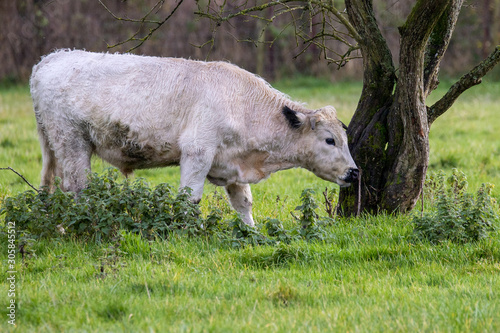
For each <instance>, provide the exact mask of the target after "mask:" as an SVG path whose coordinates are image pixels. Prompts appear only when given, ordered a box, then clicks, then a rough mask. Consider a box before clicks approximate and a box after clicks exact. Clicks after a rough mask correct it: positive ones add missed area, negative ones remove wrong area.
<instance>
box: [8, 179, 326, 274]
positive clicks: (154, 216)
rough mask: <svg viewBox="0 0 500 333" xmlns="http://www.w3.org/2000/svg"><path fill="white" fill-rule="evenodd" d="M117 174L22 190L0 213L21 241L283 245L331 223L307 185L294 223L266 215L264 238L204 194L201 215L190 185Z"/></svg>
mask: <svg viewBox="0 0 500 333" xmlns="http://www.w3.org/2000/svg"><path fill="white" fill-rule="evenodd" d="M118 178H119V173H118V171H117V170H116V169H109V170H108V171H107V172H105V173H103V174H102V175H98V174H95V173H90V174H89V175H88V184H87V187H86V188H85V189H83V190H82V191H81V192H80V193H78V195H77V196H75V194H74V193H66V192H63V191H62V190H61V189H60V188H59V186H58V185H59V184H58V183H57V184H56V185H57V186H56V189H55V191H54V192H53V193H50V192H49V190H48V188H43V189H41V190H40V191H39V192H35V191H26V192H23V193H21V194H19V195H18V196H15V197H10V198H7V199H6V200H5V202H4V204H3V206H2V208H1V210H0V215H5V221H6V222H9V221H11V222H15V224H16V231H17V232H18V233H19V235H18V237H17V239H18V240H19V241H20V245H22V244H25V243H26V242H27V241H28V240H37V239H41V238H57V237H61V238H62V237H76V238H83V239H84V240H89V239H93V240H94V241H96V242H102V241H108V242H111V243H112V244H114V243H117V244H119V243H120V241H121V239H122V235H123V233H124V232H127V233H131V234H137V235H141V236H142V237H144V238H146V239H154V238H156V237H161V238H166V237H168V235H169V234H170V233H173V232H174V233H177V234H180V235H186V236H190V237H195V236H216V237H218V238H220V239H224V240H228V241H229V243H230V244H231V246H233V247H243V246H246V245H274V244H277V243H280V242H281V243H287V244H288V243H290V242H291V241H293V240H298V239H301V238H302V239H306V240H314V239H319V240H323V239H325V236H326V232H325V231H324V230H323V228H322V224H324V223H325V221H331V219H329V218H326V220H322V219H320V218H319V216H318V214H317V213H316V209H317V208H318V205H317V204H316V202H315V200H314V198H313V194H314V191H312V190H310V189H306V190H304V191H303V193H302V195H301V200H302V205H300V206H298V207H297V208H296V210H297V211H300V217H299V218H297V221H298V222H299V226H297V227H294V228H292V229H291V230H286V229H285V228H284V227H283V224H282V222H281V221H279V220H277V219H268V220H267V223H266V227H267V232H268V235H269V237H267V236H265V235H264V234H262V232H261V231H260V230H259V229H258V228H253V227H249V226H247V225H246V224H245V223H244V222H243V221H242V220H241V218H240V217H239V216H237V217H235V218H234V219H232V220H231V221H230V222H229V223H222V222H223V220H224V213H223V211H222V210H227V207H225V206H227V204H223V203H221V201H222V199H221V198H222V197H220V196H217V195H214V196H213V198H212V199H210V198H209V200H212V201H215V205H213V206H214V207H213V208H212V210H211V212H210V213H209V214H208V216H207V217H206V218H203V217H202V214H201V211H200V209H199V206H198V205H195V204H193V203H192V202H191V201H190V200H189V197H190V193H191V192H190V191H191V190H190V189H189V188H188V189H181V190H180V191H176V190H174V189H173V188H172V187H171V186H170V185H168V184H160V185H158V186H156V187H155V188H150V187H149V185H148V184H147V183H146V182H145V180H144V179H141V178H139V179H136V180H134V181H129V180H128V179H126V180H124V181H123V182H119V181H118ZM117 248H119V246H118V245H117V246H112V247H110V250H109V251H108V252H109V253H106V254H105V255H104V256H103V258H106V260H104V259H103V262H105V263H106V264H105V265H104V266H115V265H116V263H115V262H114V260H115V259H116V258H118V257H119V255H117V254H116V253H115V252H116V251H115V250H116V249H117ZM110 262H111V263H112V264H110Z"/></svg>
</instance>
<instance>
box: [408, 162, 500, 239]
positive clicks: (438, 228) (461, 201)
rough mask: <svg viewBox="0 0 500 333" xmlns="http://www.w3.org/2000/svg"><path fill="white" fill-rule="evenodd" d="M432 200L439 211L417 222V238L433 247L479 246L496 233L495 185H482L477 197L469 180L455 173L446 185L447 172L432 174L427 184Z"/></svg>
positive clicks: (415, 228) (436, 210)
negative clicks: (449, 244)
mask: <svg viewBox="0 0 500 333" xmlns="http://www.w3.org/2000/svg"><path fill="white" fill-rule="evenodd" d="M426 185H427V188H428V189H429V191H428V196H429V199H431V201H435V209H433V210H432V211H431V212H428V213H425V214H422V216H415V217H414V218H413V224H414V235H415V236H416V237H417V238H418V239H427V240H429V241H431V242H432V243H441V242H445V241H452V242H456V243H469V242H476V241H479V240H481V239H484V238H487V237H488V235H489V232H491V231H493V230H494V229H495V223H496V221H498V215H497V213H496V212H495V210H494V206H495V199H493V198H492V197H491V192H492V189H493V185H492V184H482V185H481V187H480V188H479V189H478V190H477V193H476V195H475V196H474V195H472V194H470V193H468V192H467V186H468V182H467V177H466V176H465V174H464V173H463V172H461V171H458V170H457V169H453V173H452V175H451V176H450V177H449V178H448V179H447V181H445V176H444V174H443V172H439V173H437V174H435V173H431V174H429V176H428V177H427V181H426Z"/></svg>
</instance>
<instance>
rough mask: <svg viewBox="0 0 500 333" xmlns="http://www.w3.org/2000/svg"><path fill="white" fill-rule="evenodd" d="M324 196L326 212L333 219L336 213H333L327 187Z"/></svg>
mask: <svg viewBox="0 0 500 333" xmlns="http://www.w3.org/2000/svg"><path fill="white" fill-rule="evenodd" d="M323 196H324V197H325V210H326V212H327V213H328V216H329V217H330V218H332V219H333V217H334V211H333V205H332V200H330V199H329V198H328V187H325V191H324V192H323Z"/></svg>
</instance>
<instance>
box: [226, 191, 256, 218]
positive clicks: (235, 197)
mask: <svg viewBox="0 0 500 333" xmlns="http://www.w3.org/2000/svg"><path fill="white" fill-rule="evenodd" d="M226 192H227V195H228V197H229V201H230V202H231V206H233V208H234V209H235V210H236V211H237V212H238V213H239V214H240V215H241V218H242V219H243V222H245V223H246V224H248V225H249V226H251V227H253V226H254V222H253V218H252V192H251V190H250V185H248V184H231V185H227V186H226Z"/></svg>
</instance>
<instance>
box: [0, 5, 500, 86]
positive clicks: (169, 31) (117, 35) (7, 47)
mask: <svg viewBox="0 0 500 333" xmlns="http://www.w3.org/2000/svg"><path fill="white" fill-rule="evenodd" d="M203 1H205V2H208V1H209V0H199V1H198V2H203ZM102 2H103V3H104V4H105V5H106V7H107V8H108V9H109V11H108V10H107V9H106V8H105V7H103V6H102V5H101V4H100V3H99V1H98V0H15V1H1V2H0V31H1V32H0V45H1V46H2V47H1V48H0V82H3V83H9V82H18V81H21V82H24V81H26V80H27V79H28V78H29V75H30V73H31V68H32V66H33V65H34V64H35V63H36V62H37V61H38V60H39V59H40V57H41V56H42V55H44V54H47V53H50V52H51V51H52V50H54V49H58V48H81V49H86V50H89V51H107V50H108V48H107V46H108V45H115V44H117V43H120V42H122V41H124V40H127V39H128V38H129V37H130V36H133V35H134V34H137V37H139V38H140V37H142V36H145V35H147V34H148V32H149V29H151V28H152V27H154V25H151V24H149V25H148V24H143V25H141V24H137V22H135V23H134V22H130V21H126V20H121V21H117V20H116V19H115V18H114V17H113V16H112V15H111V14H110V12H112V13H114V14H115V15H116V16H118V17H121V18H129V19H141V18H142V17H144V15H146V14H147V13H148V12H149V11H150V10H151V8H152V7H153V6H154V5H155V4H156V3H157V0H102ZM256 2H258V1H256ZM231 3H233V4H234V6H237V5H238V0H235V1H228V4H231ZM333 3H334V4H335V5H336V6H338V8H339V9H341V10H342V9H344V5H343V1H342V0H334V1H333ZM177 4H178V1H177V0H166V1H165V2H164V3H163V5H162V6H161V7H157V8H155V9H154V10H153V11H152V12H151V14H150V15H149V17H148V18H149V19H150V20H160V19H161V18H164V17H165V16H167V15H169V13H171V12H172V11H173V10H174V9H175V8H176V6H177ZM413 5H414V1H413V0H375V1H374V7H375V12H376V14H377V20H378V22H379V25H380V27H381V30H382V33H383V35H384V37H385V38H386V40H387V42H388V44H389V48H391V50H392V51H393V54H394V55H397V54H398V52H396V51H395V50H397V49H398V48H399V34H398V27H399V26H400V25H401V24H402V23H403V22H404V19H405V18H406V17H407V15H408V13H409V12H410V10H411V8H412V6H413ZM197 10H198V6H197V2H196V1H184V2H183V3H182V5H181V6H179V8H178V9H177V11H176V13H175V15H173V16H172V18H171V19H169V21H168V22H167V23H166V24H165V25H164V26H162V27H161V29H159V30H158V31H157V32H155V34H154V35H153V36H152V38H151V40H149V41H148V42H147V43H144V44H143V45H142V46H141V47H140V48H138V49H136V50H134V51H133V52H134V53H138V54H146V55H157V56H174V57H186V58H187V57H189V58H192V59H203V60H205V59H208V60H228V61H230V62H232V63H235V64H237V65H239V66H241V67H243V68H245V69H247V70H249V71H251V72H256V73H258V74H260V75H261V76H263V77H264V78H266V79H268V80H276V79H279V78H282V77H285V76H291V75H294V74H297V73H299V74H303V75H313V76H318V77H322V78H326V79H329V80H340V79H360V78H361V76H362V63H361V60H353V61H350V62H348V63H347V64H345V65H344V66H343V67H344V68H345V70H340V71H337V70H335V69H336V68H337V67H338V66H337V65H335V64H330V65H329V64H328V62H327V61H325V60H324V56H323V54H322V52H321V49H319V48H318V47H315V45H311V47H309V48H307V49H306V50H305V51H304V42H303V40H302V39H297V38H296V36H295V30H294V27H293V26H291V25H289V24H288V23H289V20H288V19H287V18H285V17H283V18H277V23H278V25H277V26H278V27H279V23H280V20H282V25H281V27H279V28H276V24H274V25H273V27H271V28H270V29H267V30H266V31H265V33H264V34H262V33H261V32H262V29H263V26H262V25H263V24H265V23H263V22H262V21H261V20H252V19H249V18H245V17H238V18H235V19H234V20H231V22H230V23H227V22H226V23H224V24H222V25H221V26H220V27H217V34H216V35H214V33H213V32H214V29H215V27H214V23H213V21H211V20H209V19H206V18H203V17H200V16H199V15H195V14H194V13H195V12H196V11H197ZM272 15H273V13H272V12H269V16H270V17H271V16H272ZM290 15H292V14H290ZM422 19H425V18H422ZM275 23H276V22H275ZM287 24H288V25H287ZM315 29H317V26H316V25H314V24H311V27H310V33H311V36H312V35H314V34H315ZM249 35H250V36H251V37H250V38H249V37H248V36H249ZM329 43H331V46H330V47H331V48H332V49H338V50H339V53H343V52H345V50H346V45H345V44H343V43H341V42H335V41H330V42H329ZM499 43H500V0H468V1H465V5H464V8H463V9H462V12H461V14H460V17H459V19H458V24H457V27H456V30H455V33H454V37H453V38H452V40H451V43H450V46H449V48H448V52H447V53H446V56H445V59H444V61H443V63H442V67H441V73H442V75H443V74H444V75H445V76H450V77H456V76H459V75H462V74H464V73H465V72H466V71H467V70H468V69H469V68H471V67H472V66H473V65H474V64H476V63H478V62H479V61H480V60H482V59H483V58H485V57H486V56H487V55H488V54H489V52H491V50H492V48H493V46H494V45H497V44H499ZM133 46H134V44H133V43H125V44H123V45H119V46H117V47H115V48H112V49H109V51H110V52H118V51H119V52H125V51H127V50H129V49H130V48H132V47H133ZM353 55H355V54H353ZM395 60H396V61H397V59H395ZM490 76H491V77H493V78H495V79H500V70H499V69H496V70H495V71H494V72H493V73H492V74H490Z"/></svg>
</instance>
